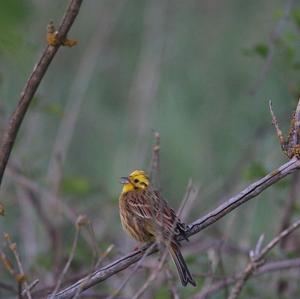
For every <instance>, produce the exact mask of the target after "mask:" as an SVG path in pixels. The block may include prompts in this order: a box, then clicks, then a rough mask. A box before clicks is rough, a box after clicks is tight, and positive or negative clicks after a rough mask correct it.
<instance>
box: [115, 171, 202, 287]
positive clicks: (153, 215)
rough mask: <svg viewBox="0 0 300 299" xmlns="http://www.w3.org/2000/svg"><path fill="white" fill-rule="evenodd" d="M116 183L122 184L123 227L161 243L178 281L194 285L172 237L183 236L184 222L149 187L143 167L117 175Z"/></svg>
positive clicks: (143, 240)
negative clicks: (168, 255) (124, 174)
mask: <svg viewBox="0 0 300 299" xmlns="http://www.w3.org/2000/svg"><path fill="white" fill-rule="evenodd" d="M120 183H121V184H123V188H122V192H121V195H120V198H119V210H120V218H121V224H122V227H123V229H124V230H125V231H126V232H127V233H128V234H129V235H130V236H131V237H133V238H134V239H135V240H137V241H139V242H141V243H151V242H157V243H158V244H163V245H165V246H166V248H167V249H168V251H169V253H170V255H171V258H172V260H173V261H174V263H175V265H176V268H177V272H178V275H179V278H180V280H181V284H182V285H183V286H187V285H188V284H189V283H190V284H191V285H192V286H196V282H195V280H194V279H193V277H192V275H191V273H190V271H189V269H188V267H187V265H186V263H185V260H184V258H183V256H182V254H181V251H180V243H179V242H178V241H177V240H176V236H178V235H181V236H182V237H183V238H184V239H186V240H187V236H186V225H185V224H184V223H183V222H181V220H180V219H179V217H178V216H177V215H176V213H175V211H174V210H173V209H172V208H171V207H170V206H169V204H168V202H167V201H166V200H165V199H164V198H163V197H162V195H161V193H160V192H159V191H157V190H155V189H154V188H153V186H152V185H151V182H150V179H149V176H148V175H147V173H146V172H145V171H143V170H135V171H133V172H132V173H131V174H130V175H129V176H127V177H121V179H120Z"/></svg>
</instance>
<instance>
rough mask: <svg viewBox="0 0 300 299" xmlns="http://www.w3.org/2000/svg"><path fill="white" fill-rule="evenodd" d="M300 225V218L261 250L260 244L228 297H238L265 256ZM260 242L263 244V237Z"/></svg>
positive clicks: (231, 298)
mask: <svg viewBox="0 0 300 299" xmlns="http://www.w3.org/2000/svg"><path fill="white" fill-rule="evenodd" d="M299 227H300V220H298V221H295V222H294V223H293V224H292V225H291V226H289V227H288V228H287V229H285V230H284V231H282V232H281V233H280V234H279V235H277V236H276V237H275V238H274V239H273V240H272V241H271V242H269V243H268V244H267V245H266V246H265V247H264V248H263V249H262V250H261V251H260V250H259V247H260V246H257V247H256V248H257V249H256V250H255V252H254V253H253V254H252V255H253V256H250V259H251V260H250V262H249V263H248V265H247V266H246V268H245V270H244V271H243V272H242V273H241V275H240V276H239V278H238V280H237V282H236V284H235V285H234V287H233V288H232V290H231V292H230V295H229V297H228V299H236V298H237V297H238V295H239V294H240V292H241V291H242V288H243V286H244V285H245V283H246V282H247V280H248V279H249V277H250V276H251V275H252V274H253V273H254V272H255V271H256V270H257V269H258V268H260V267H261V266H262V265H263V263H264V261H263V259H264V257H265V256H266V255H267V253H269V251H270V250H271V249H273V248H274V246H276V245H277V244H278V243H279V242H280V241H281V240H282V239H283V238H285V237H286V236H288V235H290V234H291V233H292V232H294V231H295V230H296V229H297V228H299ZM260 240H261V241H260V242H259V243H260V244H261V242H262V239H260Z"/></svg>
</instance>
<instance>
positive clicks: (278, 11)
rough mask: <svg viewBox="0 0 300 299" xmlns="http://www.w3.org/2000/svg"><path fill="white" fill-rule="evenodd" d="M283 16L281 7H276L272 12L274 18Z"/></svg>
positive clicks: (277, 18)
mask: <svg viewBox="0 0 300 299" xmlns="http://www.w3.org/2000/svg"><path fill="white" fill-rule="evenodd" d="M283 16H284V11H283V10H282V9H276V10H274V12H273V17H274V19H275V20H280V19H282V18H283Z"/></svg>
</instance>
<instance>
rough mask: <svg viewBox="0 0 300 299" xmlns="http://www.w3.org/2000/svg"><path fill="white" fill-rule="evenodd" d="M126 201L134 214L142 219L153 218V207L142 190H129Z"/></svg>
mask: <svg viewBox="0 0 300 299" xmlns="http://www.w3.org/2000/svg"><path fill="white" fill-rule="evenodd" d="M126 203H127V204H128V208H129V210H130V211H131V212H132V213H133V214H134V215H136V216H138V217H141V218H143V219H152V218H153V215H154V213H153V208H152V205H151V201H150V200H149V198H147V194H145V192H143V191H138V192H131V194H130V196H128V198H127V200H126Z"/></svg>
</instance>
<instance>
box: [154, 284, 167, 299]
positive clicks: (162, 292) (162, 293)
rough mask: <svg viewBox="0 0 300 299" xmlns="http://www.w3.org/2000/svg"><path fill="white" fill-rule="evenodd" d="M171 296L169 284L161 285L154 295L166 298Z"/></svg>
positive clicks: (161, 298) (157, 297)
mask: <svg viewBox="0 0 300 299" xmlns="http://www.w3.org/2000/svg"><path fill="white" fill-rule="evenodd" d="M169 297H170V290H169V288H168V287H167V286H162V287H160V288H159V289H158V290H157V292H156V293H155V295H154V298H155V299H164V298H169Z"/></svg>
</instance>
